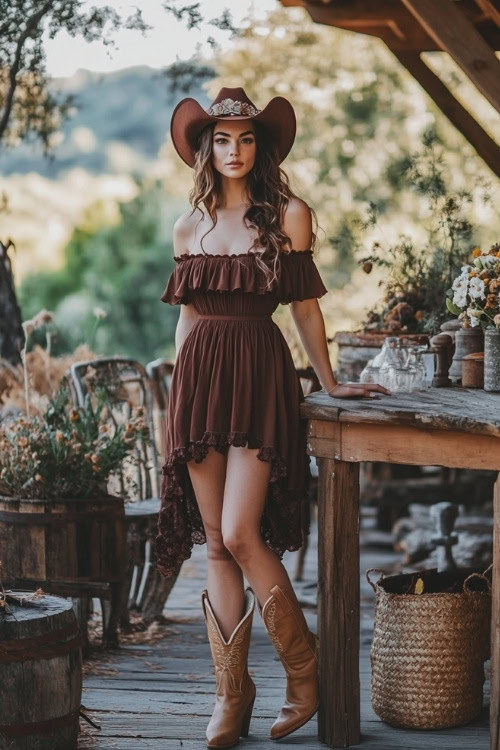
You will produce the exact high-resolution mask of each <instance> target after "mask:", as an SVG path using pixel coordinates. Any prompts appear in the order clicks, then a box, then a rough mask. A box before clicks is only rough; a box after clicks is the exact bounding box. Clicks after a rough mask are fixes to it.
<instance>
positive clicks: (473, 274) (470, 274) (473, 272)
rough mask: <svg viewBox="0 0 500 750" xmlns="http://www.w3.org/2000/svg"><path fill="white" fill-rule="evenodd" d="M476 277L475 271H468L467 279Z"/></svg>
mask: <svg viewBox="0 0 500 750" xmlns="http://www.w3.org/2000/svg"><path fill="white" fill-rule="evenodd" d="M472 276H477V273H476V271H469V277H472Z"/></svg>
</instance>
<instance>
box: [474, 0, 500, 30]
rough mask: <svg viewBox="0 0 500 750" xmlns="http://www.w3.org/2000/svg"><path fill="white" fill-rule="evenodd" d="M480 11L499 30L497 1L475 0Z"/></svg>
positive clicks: (499, 19) (498, 5) (499, 10)
mask: <svg viewBox="0 0 500 750" xmlns="http://www.w3.org/2000/svg"><path fill="white" fill-rule="evenodd" d="M476 3H477V4H478V5H479V7H480V8H481V10H482V11H483V12H484V13H485V14H486V15H487V16H488V18H491V20H492V21H494V22H495V23H496V25H497V26H498V27H499V28H500V4H499V3H498V0H476Z"/></svg>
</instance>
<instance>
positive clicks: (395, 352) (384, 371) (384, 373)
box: [378, 336, 404, 390]
mask: <svg viewBox="0 0 500 750" xmlns="http://www.w3.org/2000/svg"><path fill="white" fill-rule="evenodd" d="M381 354H384V357H383V360H382V362H381V364H380V371H379V381H378V382H379V384H380V385H383V386H384V388H388V389H389V390H392V389H391V385H390V380H391V377H390V372H389V371H390V368H391V367H397V368H401V367H402V366H403V362H402V354H403V355H404V352H402V350H401V341H400V339H399V337H398V336H387V338H386V339H385V341H384V345H383V347H382V352H381Z"/></svg>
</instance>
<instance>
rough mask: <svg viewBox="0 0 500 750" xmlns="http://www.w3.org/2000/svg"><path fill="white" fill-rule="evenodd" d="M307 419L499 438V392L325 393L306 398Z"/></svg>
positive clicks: (303, 406)
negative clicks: (355, 395)
mask: <svg viewBox="0 0 500 750" xmlns="http://www.w3.org/2000/svg"><path fill="white" fill-rule="evenodd" d="M300 413H301V416H302V417H303V418H305V419H323V420H328V421H331V422H365V423H372V424H387V423H389V422H390V423H391V424H394V425H406V426H412V427H420V428H422V429H429V430H450V431H453V432H468V433H475V434H479V435H489V436H490V437H498V438H500V393H491V392H487V391H483V390H481V389H476V388H461V387H459V386H452V387H451V388H430V387H428V388H423V389H422V390H419V391H413V392H411V393H395V394H393V395H392V396H385V395H381V396H380V398H373V399H368V398H356V399H352V398H332V397H331V396H329V395H328V394H327V393H325V392H324V391H317V392H315V393H311V394H310V395H309V396H306V398H305V401H304V403H302V404H301V405H300Z"/></svg>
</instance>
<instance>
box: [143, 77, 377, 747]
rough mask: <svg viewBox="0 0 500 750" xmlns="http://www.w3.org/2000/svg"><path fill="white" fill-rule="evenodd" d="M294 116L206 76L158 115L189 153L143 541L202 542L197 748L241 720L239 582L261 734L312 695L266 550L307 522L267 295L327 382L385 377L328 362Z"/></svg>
mask: <svg viewBox="0 0 500 750" xmlns="http://www.w3.org/2000/svg"><path fill="white" fill-rule="evenodd" d="M295 128H296V125H295V115H294V111H293V108H292V106H291V104H290V103H289V102H288V101H287V100H286V99H284V98H282V97H275V98H273V99H272V100H271V101H270V102H269V104H268V105H267V106H266V107H265V108H264V109H263V110H261V111H260V110H258V109H256V107H255V106H254V104H253V103H252V102H251V101H250V100H249V99H248V97H247V95H246V94H245V92H244V90H243V89H242V88H234V89H231V88H222V89H221V90H220V92H219V94H218V95H217V97H216V98H215V100H214V101H213V102H212V104H211V105H210V107H209V108H208V109H207V110H206V111H205V110H204V109H203V108H202V107H201V106H200V105H199V104H198V102H196V101H195V100H194V99H191V98H187V99H183V100H182V101H181V102H180V103H179V104H178V105H177V107H176V109H175V110H174V113H173V115H172V121H171V135H172V141H173V144H174V146H175V148H176V150H177V152H178V154H179V156H180V157H181V158H182V159H183V160H184V161H185V162H186V163H187V164H188V165H189V166H190V167H193V169H194V188H193V190H192V192H191V193H190V202H191V205H192V207H193V210H192V211H191V212H188V213H186V214H184V215H183V216H181V217H180V218H179V219H178V220H177V222H176V224H175V227H174V260H175V263H176V267H175V269H174V271H173V273H172V274H171V276H170V278H169V280H168V284H167V287H166V289H165V292H164V294H163V295H162V300H163V301H164V302H167V303H169V304H180V305H181V312H180V316H179V322H178V324H177V329H176V347H177V357H176V362H175V367H174V371H173V374H172V381H171V390H170V400H169V406H168V419H167V436H166V437H167V455H166V457H165V464H164V466H163V481H162V490H161V495H162V509H161V512H160V517H159V533H158V537H157V540H156V541H157V544H156V557H157V566H158V568H159V570H160V571H161V572H162V573H164V574H165V575H173V574H175V573H176V572H177V571H178V570H179V568H180V565H181V564H182V561H183V560H185V559H187V558H188V557H189V556H190V554H191V549H192V545H193V543H202V542H205V541H206V542H207V590H206V591H204V592H203V593H202V606H203V612H204V616H205V620H206V622H207V628H208V637H209V641H210V646H211V651H212V656H213V660H214V665H215V672H216V683H217V690H216V701H215V708H214V712H213V715H212V717H211V719H210V722H209V725H208V727H207V745H208V747H211V748H223V747H231V746H232V745H234V744H236V743H237V742H238V741H239V738H240V737H241V736H247V735H248V727H249V722H250V717H251V713H252V707H253V702H254V699H255V692H256V689H255V685H254V683H253V681H252V679H251V678H250V676H249V674H248V669H247V654H248V646H249V642H250V629H251V622H252V616H253V610H254V602H255V598H256V599H257V603H258V607H259V611H260V612H261V615H262V618H263V621H264V623H265V625H266V628H267V631H268V633H269V635H270V637H271V640H272V642H273V644H274V646H275V647H276V649H277V651H278V654H279V656H280V658H281V661H282V663H283V666H284V668H285V672H286V674H287V691H286V701H285V703H284V706H283V708H282V709H281V711H280V714H279V716H278V718H277V719H276V721H275V722H274V724H273V726H272V728H271V737H272V738H273V739H280V738H282V737H285V736H286V735H288V734H290V733H291V732H293V731H295V730H296V729H298V728H299V727H301V726H302V725H303V724H305V723H306V722H307V721H308V720H309V719H310V718H311V717H312V716H313V715H314V714H315V713H316V711H317V708H318V702H319V700H318V676H317V645H316V636H314V635H313V634H312V633H311V632H310V631H309V629H308V626H307V624H306V621H305V618H304V615H303V613H302V610H301V608H300V605H299V604H298V602H297V598H296V596H295V593H294V591H293V588H292V585H291V583H290V579H289V577H288V575H287V572H286V570H285V568H284V566H283V565H282V563H281V557H282V555H283V553H284V551H285V550H286V549H289V550H292V549H298V548H299V547H300V546H301V544H302V542H303V539H304V535H305V534H306V533H307V532H308V520H307V519H308V514H307V512H306V511H307V505H306V503H307V483H308V479H309V476H310V473H309V460H310V459H309V457H308V455H307V452H306V422H305V420H302V419H300V415H299V404H300V402H302V401H303V400H304V395H303V392H302V389H301V386H300V380H299V378H298V376H297V373H296V370H295V367H294V364H293V360H292V357H291V353H290V350H289V348H288V346H287V344H286V341H285V339H284V337H283V335H282V334H281V331H280V329H279V328H278V326H277V325H276V324H275V323H274V322H273V320H272V318H271V315H272V313H273V311H274V310H275V309H276V307H277V306H278V304H279V303H280V302H281V303H283V304H286V303H290V306H291V313H292V317H293V319H294V322H295V324H296V326H297V330H298V332H299V335H300V337H301V340H302V342H303V345H304V348H305V350H306V352H307V354H308V357H309V359H310V361H311V363H312V365H313V367H314V370H315V372H316V374H317V376H318V378H319V380H320V383H321V385H322V386H323V388H324V390H325V391H326V392H327V393H328V394H329V395H330V396H332V397H335V398H345V397H358V398H365V397H374V396H376V392H379V393H388V391H387V390H386V389H385V388H383V387H382V386H380V385H376V384H367V385H360V384H354V385H342V384H339V383H337V382H336V381H335V378H334V376H333V372H332V368H331V365H330V361H329V357H328V349H327V342H326V336H325V328H324V322H323V317H322V315H321V311H320V308H319V305H318V302H317V298H318V297H321V296H322V295H323V294H325V293H326V292H327V289H326V287H325V286H324V284H323V282H322V280H321V278H320V276H319V273H318V270H317V268H316V266H315V264H314V260H313V249H312V245H313V244H314V242H315V240H316V235H315V233H314V232H313V227H312V218H313V216H314V218H315V214H314V211H312V210H311V209H310V208H309V207H308V205H307V204H306V203H305V202H304V201H303V200H301V199H300V198H298V197H297V196H295V195H294V193H293V192H292V191H291V189H290V187H289V183H288V178H287V176H286V174H285V173H284V172H283V171H282V170H281V169H280V167H279V164H280V163H281V162H282V161H283V159H284V158H285V156H286V155H287V154H288V152H289V151H290V148H291V147H292V144H293V141H294V137H295ZM244 578H245V579H246V580H247V581H248V583H249V584H250V586H251V588H248V589H247V590H246V591H245V589H244V583H243V581H244Z"/></svg>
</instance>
